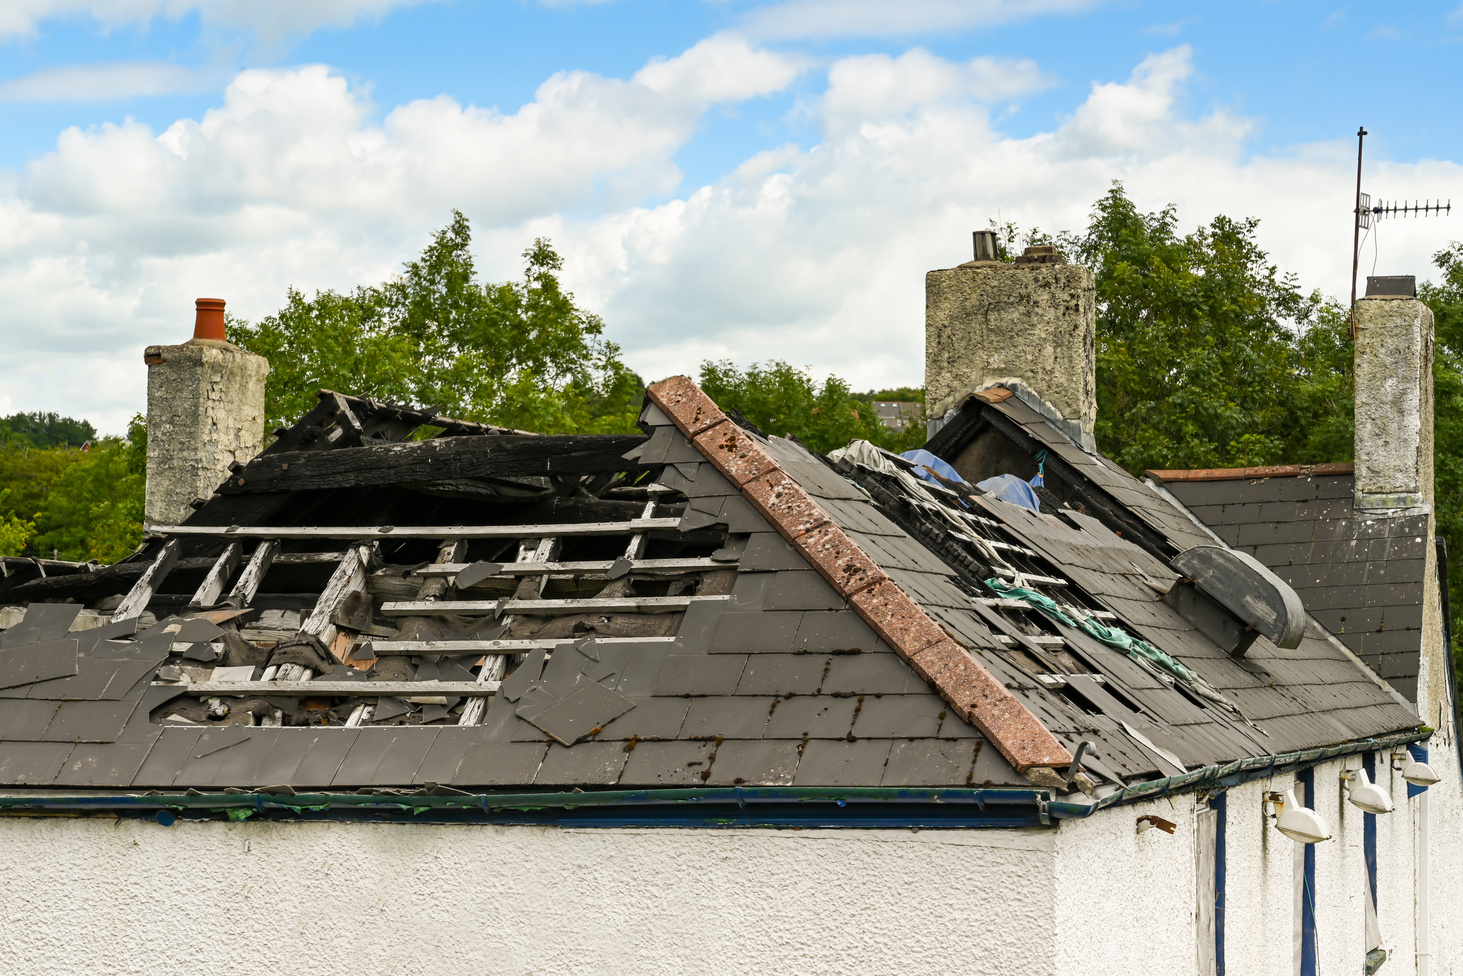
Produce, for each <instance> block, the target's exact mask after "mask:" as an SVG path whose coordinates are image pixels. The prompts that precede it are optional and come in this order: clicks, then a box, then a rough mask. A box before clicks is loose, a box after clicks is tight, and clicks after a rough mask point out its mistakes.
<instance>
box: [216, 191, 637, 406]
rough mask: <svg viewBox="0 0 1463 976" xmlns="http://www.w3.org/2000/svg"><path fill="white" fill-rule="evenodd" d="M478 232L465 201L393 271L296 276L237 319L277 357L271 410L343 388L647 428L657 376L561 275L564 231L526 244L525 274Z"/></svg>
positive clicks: (252, 346) (241, 331) (239, 340)
mask: <svg viewBox="0 0 1463 976" xmlns="http://www.w3.org/2000/svg"><path fill="white" fill-rule="evenodd" d="M471 244H472V232H471V228H470V227H469V225H468V220H467V218H466V217H464V216H463V215H462V214H461V213H459V212H456V211H454V213H453V219H452V222H451V223H450V224H449V225H448V226H447V227H445V228H443V229H442V230H441V231H438V232H437V233H435V234H433V236H432V241H431V243H430V244H428V245H427V248H426V249H425V250H424V251H423V252H422V255H421V257H420V258H418V259H417V260H415V261H411V262H408V263H407V264H406V265H405V267H404V269H403V272H402V273H401V274H400V275H398V276H396V277H394V278H392V279H391V280H389V281H386V282H383V283H382V284H380V285H375V286H363V287H359V288H357V289H356V290H355V291H354V292H351V293H348V294H342V293H339V292H335V291H321V292H316V294H315V296H314V297H313V298H307V297H306V296H305V295H304V294H303V293H302V292H300V291H297V290H295V289H293V288H291V289H290V291H289V293H288V298H287V301H286V304H285V307H284V308H282V309H280V310H279V311H278V312H277V313H275V314H274V315H270V316H268V317H266V318H264V319H263V320H261V321H260V322H259V323H258V324H257V325H251V324H250V323H248V322H244V321H241V320H237V319H235V320H232V321H231V322H230V323H229V327H228V337H229V339H230V340H231V341H232V342H234V343H236V344H237V345H239V346H242V347H243V348H245V349H249V350H251V351H253V352H256V353H259V354H260V355H263V356H266V357H268V358H269V360H270V364H271V366H272V370H271V373H270V376H269V380H268V384H267V388H266V398H267V402H266V407H265V410H266V414H267V416H268V417H269V418H270V420H271V422H274V423H288V422H290V421H293V420H294V419H296V418H297V417H299V416H300V415H301V414H303V413H304V412H306V411H307V410H309V409H310V408H311V407H312V406H313V405H314V403H315V398H314V393H315V391H316V390H317V389H320V388H330V389H336V390H340V391H342V392H348V393H353V394H357V395H360V396H369V397H374V398H376V399H381V400H393V401H406V402H411V403H415V404H419V405H422V406H430V407H432V408H434V409H437V410H439V411H441V412H443V413H445V414H447V415H450V416H454V417H457V418H459V419H463V420H476V421H482V422H487V423H496V424H503V425H506V426H510V427H518V428H523V429H527V430H535V431H540V432H544V433H558V432H566V431H576V432H581V433H610V432H624V431H629V430H633V429H634V423H635V418H636V415H637V414H638V412H639V407H640V399H641V395H642V393H643V391H644V386H643V384H642V383H641V381H640V379H639V378H638V377H637V376H635V374H634V373H633V372H631V371H630V369H629V368H628V367H627V366H625V364H624V363H623V362H622V361H621V359H620V351H619V347H618V346H616V345H615V344H614V343H613V342H610V341H608V340H606V339H605V338H604V337H603V333H604V323H603V322H602V321H601V319H600V318H599V316H597V315H594V314H593V313H591V312H588V311H586V310H584V309H583V308H581V307H580V306H579V305H578V304H577V303H576V302H575V300H574V296H573V295H572V294H570V293H569V292H567V291H565V290H564V289H563V287H562V286H561V285H560V282H559V275H560V273H561V271H562V270H563V266H564V262H563V259H562V258H561V257H559V255H558V254H557V253H556V252H555V251H554V249H553V247H552V245H550V243H549V242H548V241H547V240H544V239H542V238H540V239H538V240H535V241H534V243H533V246H532V247H530V248H529V249H528V250H526V251H525V252H524V255H523V256H524V260H525V263H526V264H525V269H524V275H523V278H522V280H520V281H510V282H502V283H499V284H486V283H483V282H481V281H480V280H479V279H478V276H477V272H476V269H475V267H474V265H473V259H472V253H471Z"/></svg>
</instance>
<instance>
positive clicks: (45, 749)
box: [0, 742, 73, 786]
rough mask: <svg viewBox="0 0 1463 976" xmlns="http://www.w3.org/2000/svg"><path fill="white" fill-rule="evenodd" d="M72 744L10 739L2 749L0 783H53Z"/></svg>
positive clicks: (0, 753) (34, 784)
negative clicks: (14, 740) (13, 740)
mask: <svg viewBox="0 0 1463 976" xmlns="http://www.w3.org/2000/svg"><path fill="white" fill-rule="evenodd" d="M72 748H73V745H72V743H70V742H7V743H6V744H5V748H4V749H0V783H8V784H11V785H14V786H49V785H50V784H51V781H52V780H54V779H55V778H56V774H57V773H59V772H60V771H61V766H62V764H63V763H65V762H66V757H67V756H69V755H71V750H72Z"/></svg>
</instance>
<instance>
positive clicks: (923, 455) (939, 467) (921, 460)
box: [899, 449, 965, 485]
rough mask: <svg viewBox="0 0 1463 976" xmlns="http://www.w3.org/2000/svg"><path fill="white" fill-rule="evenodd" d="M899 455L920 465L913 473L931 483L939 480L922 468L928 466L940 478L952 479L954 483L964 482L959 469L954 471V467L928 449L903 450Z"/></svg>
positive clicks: (935, 483) (934, 483) (936, 482)
mask: <svg viewBox="0 0 1463 976" xmlns="http://www.w3.org/2000/svg"><path fill="white" fill-rule="evenodd" d="M899 456H900V457H902V458H908V459H909V460H911V461H913V462H914V463H915V464H918V465H922V467H918V468H915V469H914V472H913V473H914V474H916V475H918V476H919V477H921V478H923V479H925V480H926V481H928V482H929V483H930V484H932V485H938V484H939V482H938V481H936V480H935V479H934V478H932V477H930V472H929V471H926V470H924V468H929V469H930V471H933V472H935V474H938V475H939V476H940V477H941V478H945V479H946V480H948V481H953V482H955V483H956V484H964V483H965V479H964V478H962V477H961V476H960V472H959V471H956V470H955V469H954V468H952V467H950V465H949V464H948V463H947V462H945V461H944V460H942V459H941V458H937V457H935V456H934V455H933V454H931V453H930V452H929V451H926V450H924V449H920V450H917V451H905V452H904V453H903V454H901V455H899Z"/></svg>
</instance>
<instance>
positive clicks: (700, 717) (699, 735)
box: [680, 696, 777, 739]
mask: <svg viewBox="0 0 1463 976" xmlns="http://www.w3.org/2000/svg"><path fill="white" fill-rule="evenodd" d="M776 700H777V699H775V698H760V699H759V698H748V697H746V696H736V697H727V698H693V699H691V708H690V711H689V712H687V714H686V720H685V723H684V724H683V725H682V726H681V734H680V737H681V738H683V739H714V738H718V737H721V738H727V739H757V738H761V736H762V730H763V729H765V728H766V727H767V716H768V713H769V712H770V711H771V709H772V704H773V702H775V701H776Z"/></svg>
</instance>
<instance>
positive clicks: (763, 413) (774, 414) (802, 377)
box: [700, 360, 925, 453]
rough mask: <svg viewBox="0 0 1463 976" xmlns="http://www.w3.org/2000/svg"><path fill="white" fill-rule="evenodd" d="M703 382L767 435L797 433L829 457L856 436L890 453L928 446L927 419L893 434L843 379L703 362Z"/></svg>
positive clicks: (777, 367) (782, 366) (779, 365)
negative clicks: (926, 440)
mask: <svg viewBox="0 0 1463 976" xmlns="http://www.w3.org/2000/svg"><path fill="white" fill-rule="evenodd" d="M700 384H701V388H702V389H703V390H705V391H706V394H707V396H709V397H711V399H713V400H715V401H716V403H717V404H718V405H720V406H721V407H722V408H723V409H729V410H736V411H737V412H739V413H740V414H741V415H742V416H744V417H746V418H747V419H748V420H750V421H751V422H752V423H754V424H756V425H757V426H758V427H760V428H761V429H763V430H765V431H766V432H767V433H769V434H775V435H777V436H786V435H788V434H794V435H796V436H797V438H798V440H800V441H802V442H803V443H804V444H806V445H808V446H809V447H811V448H812V449H814V450H816V451H823V452H825V453H826V452H827V451H831V450H833V449H835V448H839V447H843V446H844V445H845V444H847V443H848V442H849V441H851V440H854V439H855V438H862V439H864V440H867V441H871V442H873V443H875V444H878V445H879V446H880V447H885V448H888V449H889V450H891V451H906V450H909V449H910V448H913V447H919V446H920V445H921V444H923V443H924V442H925V432H924V424H923V418H921V419H920V420H918V421H916V422H914V423H911V424H910V425H908V426H907V427H905V428H904V429H903V430H894V429H892V428H890V427H887V426H885V424H884V422H883V421H881V420H880V419H879V417H878V415H877V414H876V413H874V410H873V408H872V407H871V406H870V404H869V401H868V400H867V399H864V398H861V397H859V396H856V395H855V394H854V393H853V392H852V391H850V390H849V388H848V384H847V383H845V382H844V381H843V380H841V379H839V378H838V377H836V376H829V377H828V378H827V379H826V380H825V381H824V382H823V383H821V384H820V383H818V382H817V381H816V380H814V379H813V376H812V374H810V373H809V372H807V371H806V370H801V369H797V368H796V367H794V366H790V365H788V364H787V363H785V362H782V361H780V360H772V361H770V362H767V363H765V364H759V363H754V364H753V365H751V366H749V367H747V368H746V369H745V370H742V369H739V368H737V367H736V366H734V365H732V364H731V363H730V362H726V361H722V362H711V361H707V362H703V363H702V364H701V377H700Z"/></svg>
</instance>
